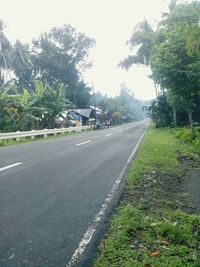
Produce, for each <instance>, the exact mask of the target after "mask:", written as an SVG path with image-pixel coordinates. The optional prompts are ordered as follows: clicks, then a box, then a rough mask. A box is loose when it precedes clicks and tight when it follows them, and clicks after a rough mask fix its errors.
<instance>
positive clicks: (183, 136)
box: [175, 129, 193, 143]
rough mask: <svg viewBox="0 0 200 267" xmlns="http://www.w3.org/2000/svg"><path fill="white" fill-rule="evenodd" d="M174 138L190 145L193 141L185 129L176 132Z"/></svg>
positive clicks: (188, 131) (188, 130)
mask: <svg viewBox="0 0 200 267" xmlns="http://www.w3.org/2000/svg"><path fill="white" fill-rule="evenodd" d="M175 136H176V138H178V139H180V140H181V141H182V142H184V143H191V142H192V141H193V138H192V134H191V130H190V129H185V130H182V131H180V132H177V133H176V134H175Z"/></svg>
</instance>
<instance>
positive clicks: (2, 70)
mask: <svg viewBox="0 0 200 267" xmlns="http://www.w3.org/2000/svg"><path fill="white" fill-rule="evenodd" d="M5 27H6V26H5V24H4V22H3V21H2V20H0V88H2V86H3V85H4V83H5V82H6V80H7V77H6V75H8V76H9V79H11V74H10V70H9V63H8V55H9V52H10V51H11V49H12V46H11V44H10V41H9V40H8V38H7V37H6V35H5V34H4V29H5Z"/></svg>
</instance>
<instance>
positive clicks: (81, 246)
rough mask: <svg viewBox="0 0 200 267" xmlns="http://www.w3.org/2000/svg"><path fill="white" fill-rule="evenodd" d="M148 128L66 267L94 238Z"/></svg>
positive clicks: (79, 256)
mask: <svg viewBox="0 0 200 267" xmlns="http://www.w3.org/2000/svg"><path fill="white" fill-rule="evenodd" d="M147 129H148V128H147ZM147 129H146V130H145V131H144V133H143V135H142V136H141V137H140V139H139V141H138V142H137V144H136V146H135V148H134V150H133V151H132V153H131V155H130V156H129V158H128V160H127V162H126V164H125V166H124V168H123V169H122V171H121V173H120V174H119V176H118V178H117V179H116V181H115V182H114V184H113V187H112V189H111V191H110V193H109V194H108V195H107V197H106V198H105V200H104V203H103V204H102V206H101V209H100V210H99V212H98V213H97V214H96V215H95V217H94V220H93V222H92V224H91V225H90V226H89V228H88V229H87V231H86V233H85V234H84V236H83V238H82V240H81V242H80V243H79V245H78V248H77V249H76V250H75V251H74V254H73V255H72V257H71V259H70V261H69V262H68V263H67V264H66V267H72V266H73V265H74V264H75V263H77V262H79V260H80V258H81V256H82V255H83V253H84V251H85V249H86V248H87V246H88V244H89V242H90V240H91V239H92V237H93V235H94V233H95V231H96V229H97V226H98V224H99V222H100V221H101V219H102V217H103V215H104V214H105V212H106V210H107V208H108V205H109V204H110V202H111V200H112V199H113V197H114V195H115V193H116V191H117V188H118V186H119V184H120V182H121V181H122V179H123V177H124V174H125V172H126V170H127V168H128V166H129V164H130V162H131V160H132V158H133V156H134V155H135V153H136V151H137V149H138V147H139V145H140V143H141V141H142V139H143V138H144V136H145V134H146V131H147Z"/></svg>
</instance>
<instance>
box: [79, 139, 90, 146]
mask: <svg viewBox="0 0 200 267" xmlns="http://www.w3.org/2000/svg"><path fill="white" fill-rule="evenodd" d="M90 142H91V141H90V140H88V141H85V142H83V143H79V144H76V146H82V145H85V144H87V143H90Z"/></svg>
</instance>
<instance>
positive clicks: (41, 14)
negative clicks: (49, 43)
mask: <svg viewBox="0 0 200 267" xmlns="http://www.w3.org/2000/svg"><path fill="white" fill-rule="evenodd" d="M169 2H170V1H169V0H151V1H150V0H149V1H148V0H0V4H1V10H0V19H2V20H3V21H4V22H5V23H6V25H7V28H6V34H7V36H8V38H9V39H10V40H12V41H14V40H15V39H19V40H20V41H22V42H31V40H32V38H33V37H38V36H39V34H40V33H42V32H44V31H48V30H50V29H51V28H52V27H53V26H62V25H63V24H71V25H72V26H74V27H75V28H76V29H77V31H79V32H84V33H85V34H86V35H87V36H88V37H92V38H95V39H96V47H95V48H93V49H91V50H90V55H89V58H90V60H91V61H92V62H93V68H92V69H91V70H89V71H87V72H85V73H84V75H83V76H84V79H85V81H86V82H87V83H88V84H89V85H91V83H92V82H94V86H95V91H97V90H99V91H101V92H102V93H103V94H107V95H108V96H115V95H118V94H119V91H120V85H121V84H122V83H126V84H127V85H128V86H129V88H130V89H131V90H132V91H133V93H134V94H135V96H136V97H137V98H139V99H151V98H153V97H154V96H155V95H154V87H153V82H152V81H151V79H149V78H148V77H147V76H146V75H147V73H149V74H150V72H149V71H148V70H147V69H144V68H141V67H137V66H134V67H133V68H131V69H130V70H129V71H125V70H123V69H121V68H119V67H117V64H118V63H119V62H120V61H121V60H123V59H124V58H125V57H126V56H127V55H128V54H129V53H130V51H129V47H128V46H127V45H126V41H127V40H128V39H130V37H131V34H132V32H133V29H134V27H135V26H136V25H137V23H139V22H140V21H142V20H143V19H144V18H147V19H148V20H149V21H150V22H151V23H155V22H156V21H157V20H159V18H160V16H161V13H162V12H164V11H166V10H167V7H168V4H169Z"/></svg>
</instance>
